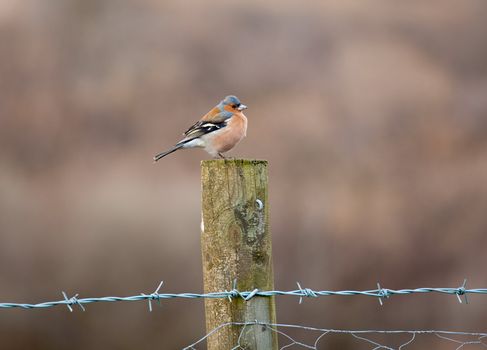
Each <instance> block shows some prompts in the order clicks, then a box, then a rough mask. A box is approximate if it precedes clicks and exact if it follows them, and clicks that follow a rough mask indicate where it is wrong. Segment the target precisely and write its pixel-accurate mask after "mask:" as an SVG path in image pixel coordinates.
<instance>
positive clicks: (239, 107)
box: [237, 104, 248, 111]
mask: <svg viewBox="0 0 487 350" xmlns="http://www.w3.org/2000/svg"><path fill="white" fill-rule="evenodd" d="M247 108H248V107H247V106H246V105H243V104H241V105H240V106H238V107H237V110H239V111H243V110H244V109H247Z"/></svg>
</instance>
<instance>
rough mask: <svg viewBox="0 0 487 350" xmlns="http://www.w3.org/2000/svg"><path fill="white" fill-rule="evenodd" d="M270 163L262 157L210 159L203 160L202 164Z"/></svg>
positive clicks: (240, 164) (241, 164) (237, 164)
mask: <svg viewBox="0 0 487 350" xmlns="http://www.w3.org/2000/svg"><path fill="white" fill-rule="evenodd" d="M267 164H268V162H267V160H262V159H208V160H202V161H201V166H210V165H220V166H222V165H223V166H225V165H235V166H244V165H264V166H266V165H267Z"/></svg>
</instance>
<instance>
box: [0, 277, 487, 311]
mask: <svg viewBox="0 0 487 350" xmlns="http://www.w3.org/2000/svg"><path fill="white" fill-rule="evenodd" d="M465 283H466V281H465V282H464V283H463V285H462V286H461V287H457V288H415V289H388V288H381V287H380V285H379V284H378V288H377V289H370V290H362V291H360V290H340V291H332V290H312V289H310V288H302V287H301V285H300V284H299V283H297V285H298V288H299V289H295V290H289V291H280V290H269V291H261V290H258V289H254V290H251V291H239V290H237V289H236V284H235V283H234V285H233V289H231V290H228V291H227V290H225V291H222V292H211V293H160V292H159V290H160V288H161V287H162V284H163V282H161V283H160V284H159V286H158V287H157V289H156V290H155V291H154V292H153V293H150V294H144V293H141V294H139V295H133V296H126V297H120V296H105V297H97V298H96V297H95V298H79V297H78V294H75V295H74V296H73V297H71V298H69V297H68V295H67V294H66V293H65V292H62V293H63V297H64V299H62V300H57V301H46V302H42V303H36V304H31V303H10V302H3V303H0V308H4V309H5V308H22V309H43V308H50V307H54V306H58V305H64V306H67V307H68V309H69V310H70V311H73V308H72V306H76V305H77V306H78V307H80V308H81V309H82V310H83V311H84V305H86V304H91V303H99V302H109V303H111V302H130V301H147V302H148V305H149V310H150V311H152V301H159V302H160V301H161V300H162V299H174V298H180V299H198V298H206V299H220V298H228V299H229V300H232V299H234V298H242V299H244V300H246V301H247V300H250V299H252V298H254V297H272V296H284V295H287V296H294V297H298V298H299V302H300V303H301V302H302V301H303V298H305V297H307V298H318V297H326V296H368V297H373V298H378V300H379V302H380V303H381V305H382V303H383V301H382V300H383V299H384V298H389V297H391V296H394V295H410V294H426V293H437V294H449V295H455V296H456V297H457V298H458V301H459V302H460V303H462V298H463V300H464V301H465V302H466V303H468V299H467V295H468V294H487V288H476V289H467V288H465Z"/></svg>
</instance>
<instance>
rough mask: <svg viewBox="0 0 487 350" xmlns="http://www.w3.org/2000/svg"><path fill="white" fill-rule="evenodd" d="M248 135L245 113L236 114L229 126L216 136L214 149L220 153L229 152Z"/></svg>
mask: <svg viewBox="0 0 487 350" xmlns="http://www.w3.org/2000/svg"><path fill="white" fill-rule="evenodd" d="M246 134H247V118H246V117H245V116H244V115H243V113H235V114H234V116H233V117H232V118H231V119H230V120H229V122H228V125H227V126H226V127H225V128H223V129H221V132H219V133H218V135H215V138H214V140H213V147H214V148H215V149H216V150H217V151H218V152H227V151H229V150H231V149H232V148H233V147H235V145H236V144H237V143H239V142H240V140H242V139H243V138H244V137H245V135H246Z"/></svg>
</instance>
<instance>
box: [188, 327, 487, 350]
mask: <svg viewBox="0 0 487 350" xmlns="http://www.w3.org/2000/svg"><path fill="white" fill-rule="evenodd" d="M231 326H240V327H242V329H241V330H240V335H239V337H238V340H237V344H235V346H234V347H233V349H242V348H243V347H242V345H241V344H240V339H241V337H242V334H243V332H244V331H245V330H246V329H247V328H248V327H251V326H264V327H267V328H268V329H270V330H271V331H272V332H275V333H276V334H277V335H278V337H279V343H280V344H284V345H282V346H281V347H280V349H281V350H283V349H287V348H291V347H292V348H304V349H311V350H317V349H318V344H320V343H323V342H324V341H325V339H326V336H327V335H329V334H342V335H350V336H352V337H354V338H355V339H357V340H360V341H362V342H365V343H367V344H369V345H372V346H373V349H387V350H403V349H404V348H405V347H406V346H408V345H410V344H412V343H413V342H414V341H415V340H416V339H417V338H418V336H427V335H434V336H436V337H438V338H440V339H442V340H447V341H449V342H452V343H455V344H457V345H458V346H457V348H456V349H457V350H459V349H461V348H463V347H464V346H466V345H478V347H477V348H479V349H480V348H487V343H485V340H486V339H487V333H475V332H455V331H441V330H409V331H408V330H390V331H387V330H347V329H326V328H315V327H306V326H300V325H292V324H281V323H267V322H260V321H257V320H256V321H252V322H228V323H224V324H221V325H220V326H218V327H216V328H215V329H213V330H212V331H210V332H209V333H208V334H206V335H205V336H204V337H202V338H201V339H199V340H197V341H196V342H194V343H193V344H191V345H189V346H187V347H185V348H183V350H196V349H197V348H196V346H198V345H201V346H202V344H203V343H204V342H205V341H206V340H207V339H208V338H209V337H210V336H212V335H214V334H216V333H218V332H219V331H221V330H222V329H223V328H226V327H231ZM290 329H294V330H296V329H299V330H302V331H307V332H310V333H312V335H311V336H310V338H311V339H312V340H311V342H310V343H305V342H303V341H298V340H296V339H294V338H293V337H292V336H290V335H289V334H287V333H286V330H290ZM374 335H389V336H396V337H397V336H402V337H405V338H406V339H405V340H404V341H403V343H402V344H401V345H399V346H398V347H393V346H389V345H385V344H381V343H379V342H378V341H377V340H375V339H371V337H372V336H374ZM455 337H462V338H463V340H460V339H455ZM469 349H470V348H469Z"/></svg>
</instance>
